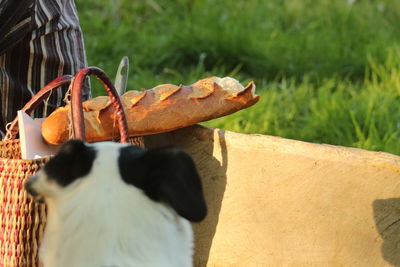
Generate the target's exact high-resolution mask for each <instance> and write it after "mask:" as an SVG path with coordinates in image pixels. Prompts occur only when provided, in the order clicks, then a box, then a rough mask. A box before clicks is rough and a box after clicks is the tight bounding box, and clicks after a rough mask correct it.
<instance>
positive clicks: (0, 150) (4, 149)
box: [0, 139, 21, 159]
mask: <svg viewBox="0 0 400 267" xmlns="http://www.w3.org/2000/svg"><path fill="white" fill-rule="evenodd" d="M0 158H6V159H21V148H20V144H19V139H14V140H7V141H0Z"/></svg>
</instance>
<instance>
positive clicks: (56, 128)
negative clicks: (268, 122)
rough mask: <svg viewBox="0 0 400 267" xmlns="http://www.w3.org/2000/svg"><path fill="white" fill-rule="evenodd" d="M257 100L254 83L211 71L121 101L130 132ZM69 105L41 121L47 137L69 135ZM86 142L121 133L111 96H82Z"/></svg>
mask: <svg viewBox="0 0 400 267" xmlns="http://www.w3.org/2000/svg"><path fill="white" fill-rule="evenodd" d="M258 100H259V96H257V95H255V84H254V83H253V82H250V83H249V84H248V85H247V86H246V87H243V86H242V85H241V84H240V83H239V82H238V81H236V80H235V79H232V78H229V77H225V78H218V77H209V78H206V79H202V80H199V81H197V82H196V83H194V84H192V85H189V86H183V85H180V86H176V85H173V84H162V85H158V86H156V87H154V88H152V89H149V90H142V91H135V90H132V91H127V92H126V93H125V94H123V95H122V96H121V102H122V106H123V109H124V111H125V115H126V118H127V122H128V129H129V136H143V135H149V134H155V133H160V132H167V131H171V130H175V129H178V128H182V127H186V126H189V125H193V124H196V123H198V122H202V121H206V120H210V119H213V118H217V117H221V116H224V115H228V114H231V113H233V112H236V111H238V110H241V109H244V108H247V107H249V106H251V105H253V104H255V103H257V101H258ZM70 111H71V109H70V106H69V105H66V106H63V107H59V108H58V109H56V110H55V111H54V112H53V113H52V114H50V116H49V117H47V118H46V119H45V120H44V122H43V124H42V135H43V138H44V139H45V140H46V141H47V142H48V143H50V144H55V145H56V144H61V143H64V142H65V141H67V140H68V139H69V138H70V136H69V132H70V130H69V125H70V122H69V116H70V114H71V112H70ZM83 111H84V123H85V129H86V133H85V135H86V140H87V142H96V141H105V140H111V139H113V138H115V137H118V136H119V133H118V127H116V126H115V125H116V124H115V122H114V108H113V105H112V104H111V102H110V100H109V98H108V97H107V96H99V97H96V98H93V99H90V100H88V101H85V102H83Z"/></svg>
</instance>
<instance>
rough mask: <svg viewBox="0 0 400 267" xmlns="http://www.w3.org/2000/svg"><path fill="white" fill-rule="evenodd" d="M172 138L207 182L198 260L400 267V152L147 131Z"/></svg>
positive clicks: (194, 130) (150, 141)
mask: <svg viewBox="0 0 400 267" xmlns="http://www.w3.org/2000/svg"><path fill="white" fill-rule="evenodd" d="M167 144H175V145H178V146H179V147H181V148H184V149H186V150H187V151H188V152H189V153H190V154H192V156H193V157H194V160H195V162H196V164H197V166H198V169H199V171H200V174H201V176H202V179H203V184H204V189H205V194H206V201H207V204H208V209H209V214H208V216H207V218H206V220H204V221H203V222H202V223H200V224H196V225H194V229H195V234H196V256H195V264H196V266H221V267H222V266H223V267H228V266H245V267H250V266H251V267H252V266H273V267H275V266H285V267H286V266H362V267H365V266H379V267H381V266H393V265H395V266H400V157H398V156H395V155H391V154H387V153H377V152H369V151H365V150H360V149H352V148H345V147H339V146H330V145H318V144H311V143H305V142H300V141H294V140H288V139H283V138H279V137H272V136H261V135H244V134H237V133H232V132H227V131H225V132H224V131H221V130H211V129H207V128H203V127H200V126H195V127H191V128H185V129H181V130H178V131H174V132H171V133H165V134H160V135H155V136H149V137H146V146H150V147H151V146H162V145H167Z"/></svg>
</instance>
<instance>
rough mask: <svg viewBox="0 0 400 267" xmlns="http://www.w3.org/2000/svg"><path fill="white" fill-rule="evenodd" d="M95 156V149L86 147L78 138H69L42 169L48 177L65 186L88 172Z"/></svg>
mask: <svg viewBox="0 0 400 267" xmlns="http://www.w3.org/2000/svg"><path fill="white" fill-rule="evenodd" d="M95 157H96V151H95V150H94V149H93V148H90V147H87V146H86V145H85V144H84V143H83V142H82V141H80V140H71V141H68V142H66V143H65V144H64V145H63V146H62V147H61V149H60V151H59V153H58V154H57V155H56V156H54V157H53V158H52V159H51V160H50V161H49V162H48V163H47V164H46V165H45V166H44V171H45V172H46V174H47V175H48V177H49V179H52V180H54V181H56V182H57V183H58V184H59V185H61V186H67V185H69V184H71V183H72V182H74V181H75V180H76V179H78V178H79V177H82V176H85V175H87V174H88V173H89V172H90V170H91V169H92V165H93V161H94V159H95Z"/></svg>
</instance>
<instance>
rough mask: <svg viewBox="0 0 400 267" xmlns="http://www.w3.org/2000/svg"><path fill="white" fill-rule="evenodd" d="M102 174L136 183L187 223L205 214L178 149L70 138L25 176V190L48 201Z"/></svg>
mask: <svg viewBox="0 0 400 267" xmlns="http://www.w3.org/2000/svg"><path fill="white" fill-rule="evenodd" d="M93 173H95V175H93ZM102 176H114V177H113V178H112V179H118V181H117V182H121V181H122V182H123V183H125V184H127V185H128V186H135V187H136V188H138V189H140V190H142V191H143V193H144V194H145V195H146V196H147V197H148V198H150V199H151V200H153V201H156V202H163V203H165V204H167V205H169V206H171V207H172V208H173V209H174V210H175V211H176V212H177V213H178V214H179V215H180V216H182V217H183V218H186V219H187V220H189V221H200V220H202V219H203V218H204V217H205V216H206V213H207V209H206V204H205V201H204V196H203V190H202V185H201V181H200V178H199V175H198V172H197V170H196V167H195V164H194V162H193V160H192V159H191V157H190V156H189V155H188V154H187V153H185V152H183V151H181V150H179V149H176V148H161V149H152V150H147V149H144V148H140V147H137V146H131V145H126V144H117V143H111V142H104V143H95V144H86V143H83V142H81V141H79V140H71V141H68V142H67V143H65V144H64V145H63V146H62V147H61V149H60V151H59V153H58V154H57V155H55V156H54V157H53V158H52V159H51V160H49V162H48V163H47V164H46V165H45V166H44V167H43V168H42V169H41V170H40V171H39V172H38V173H37V174H36V175H35V176H32V177H30V178H29V179H28V181H27V182H26V183H25V188H26V190H27V191H28V193H29V194H30V195H31V196H32V197H34V198H35V199H37V200H44V201H46V202H47V201H51V200H55V199H59V198H62V197H63V196H65V195H66V194H71V193H72V194H73V193H74V191H77V190H82V188H81V187H82V186H81V185H82V184H84V182H85V179H92V180H93V179H98V182H101V177H102ZM104 178H105V179H111V178H109V177H104Z"/></svg>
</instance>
